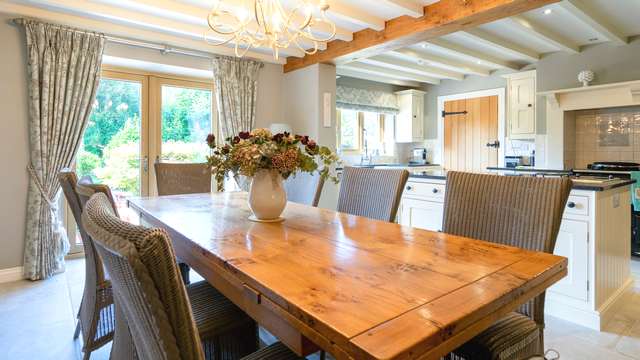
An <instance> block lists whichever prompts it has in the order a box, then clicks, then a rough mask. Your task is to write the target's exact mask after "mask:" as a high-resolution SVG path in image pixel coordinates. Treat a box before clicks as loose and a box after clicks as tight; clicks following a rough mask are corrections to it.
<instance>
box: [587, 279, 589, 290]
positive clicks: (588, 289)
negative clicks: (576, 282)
mask: <svg viewBox="0 0 640 360" xmlns="http://www.w3.org/2000/svg"><path fill="white" fill-rule="evenodd" d="M588 291H589V280H587V292H588Z"/></svg>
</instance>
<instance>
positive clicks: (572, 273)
mask: <svg viewBox="0 0 640 360" xmlns="http://www.w3.org/2000/svg"><path fill="white" fill-rule="evenodd" d="M553 253H554V254H556V255H559V256H564V257H566V258H567V259H569V264H568V274H567V276H566V277H564V278H563V279H562V280H560V281H558V282H557V283H556V284H555V285H553V286H552V287H550V288H549V291H551V292H554V293H557V294H561V295H565V296H569V297H572V298H575V299H578V300H582V301H588V299H589V297H588V295H589V291H588V286H587V281H588V276H589V275H588V274H589V263H588V259H589V224H588V223H587V222H584V221H576V220H567V219H564V220H562V224H561V225H560V233H559V234H558V238H557V240H556V247H555V249H554V251H553Z"/></svg>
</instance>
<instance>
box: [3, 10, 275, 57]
mask: <svg viewBox="0 0 640 360" xmlns="http://www.w3.org/2000/svg"><path fill="white" fill-rule="evenodd" d="M0 12H2V13H6V14H12V15H15V16H25V17H30V18H36V19H40V20H43V21H47V22H51V23H54V24H61V25H64V24H67V25H68V24H73V26H75V27H78V28H82V29H86V30H90V31H97V32H101V33H104V34H107V35H109V36H116V37H122V38H127V39H131V40H138V41H144V42H149V43H153V44H164V45H167V46H169V47H175V48H181V49H189V50H195V51H201V52H205V53H209V54H211V55H212V56H213V55H214V54H219V55H229V56H233V49H231V48H228V47H224V46H213V45H209V44H207V43H206V42H204V41H202V40H191V39H188V38H184V37H178V36H174V35H169V34H164V33H159V32H155V31H150V30H144V29H134V28H131V27H130V26H125V25H121V24H118V23H113V22H109V21H101V20H96V19H91V18H87V17H82V16H78V15H70V14H65V13H60V12H54V11H50V10H46V9H43V8H39V7H33V6H25V5H21V4H15V3H9V2H0ZM246 56H247V57H248V58H251V59H256V60H260V61H265V62H272V63H284V59H282V58H281V60H279V61H276V60H275V59H274V58H273V55H271V54H264V53H259V52H256V51H249V52H248V53H247V55H246Z"/></svg>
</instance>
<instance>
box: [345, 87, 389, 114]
mask: <svg viewBox="0 0 640 360" xmlns="http://www.w3.org/2000/svg"><path fill="white" fill-rule="evenodd" d="M336 107H337V108H338V109H345V110H356V111H370V112H376V113H381V114H390V115H397V114H398V112H399V109H398V100H397V97H396V94H393V93H388V92H384V91H377V90H365V89H356V88H351V87H347V86H338V87H337V88H336Z"/></svg>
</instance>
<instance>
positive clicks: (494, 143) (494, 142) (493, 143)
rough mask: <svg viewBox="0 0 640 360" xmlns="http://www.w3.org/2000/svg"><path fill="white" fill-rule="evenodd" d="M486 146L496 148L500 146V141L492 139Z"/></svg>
mask: <svg viewBox="0 0 640 360" xmlns="http://www.w3.org/2000/svg"><path fill="white" fill-rule="evenodd" d="M487 147H490V148H495V149H497V148H499V147H500V141H498V140H493V142H490V143H487Z"/></svg>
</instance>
